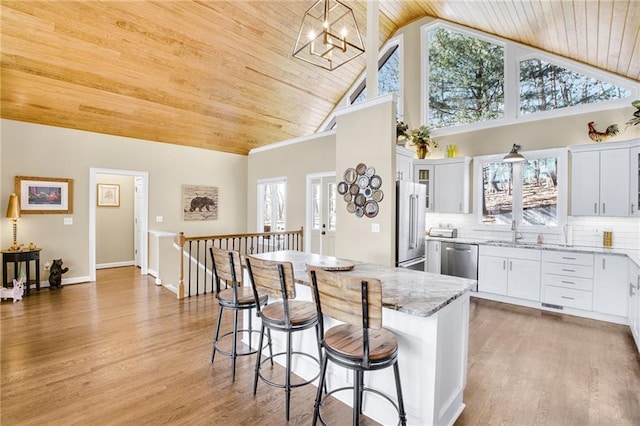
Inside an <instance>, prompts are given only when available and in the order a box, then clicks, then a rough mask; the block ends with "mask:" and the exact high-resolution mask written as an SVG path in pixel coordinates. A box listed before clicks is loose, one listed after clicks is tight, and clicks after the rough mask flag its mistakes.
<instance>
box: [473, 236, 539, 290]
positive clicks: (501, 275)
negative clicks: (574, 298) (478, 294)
mask: <svg viewBox="0 0 640 426" xmlns="http://www.w3.org/2000/svg"><path fill="white" fill-rule="evenodd" d="M478 291H482V292H486V293H493V294H499V295H503V296H509V297H516V298H518V299H526V300H532V301H539V300H540V251H539V250H535V249H520V248H510V247H493V246H484V245H481V246H480V254H479V256H478Z"/></svg>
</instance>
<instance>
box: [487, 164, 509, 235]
mask: <svg viewBox="0 0 640 426" xmlns="http://www.w3.org/2000/svg"><path fill="white" fill-rule="evenodd" d="M482 181H483V182H482V188H483V191H482V223H489V224H497V225H500V224H510V223H511V221H512V220H513V169H512V167H511V163H484V164H483V165H482Z"/></svg>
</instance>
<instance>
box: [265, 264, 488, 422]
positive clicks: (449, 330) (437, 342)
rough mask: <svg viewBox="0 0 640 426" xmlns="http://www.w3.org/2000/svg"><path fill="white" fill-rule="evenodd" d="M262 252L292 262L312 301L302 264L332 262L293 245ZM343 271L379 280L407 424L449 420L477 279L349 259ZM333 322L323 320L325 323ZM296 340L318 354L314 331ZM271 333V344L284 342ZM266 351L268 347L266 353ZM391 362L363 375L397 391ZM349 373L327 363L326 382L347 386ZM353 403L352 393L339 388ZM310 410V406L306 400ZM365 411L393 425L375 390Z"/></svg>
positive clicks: (303, 367)
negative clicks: (347, 268)
mask: <svg viewBox="0 0 640 426" xmlns="http://www.w3.org/2000/svg"><path fill="white" fill-rule="evenodd" d="M256 257H259V258H261V259H267V260H276V261H281V262H284V261H286V262H291V263H292V264H293V268H294V276H295V280H296V283H297V284H296V292H297V297H298V298H300V299H303V300H311V291H310V288H309V276H308V272H307V265H323V264H328V263H332V261H334V260H336V258H332V257H327V256H320V255H314V254H309V253H302V252H295V251H280V252H273V253H263V254H259V255H256ZM352 263H354V265H355V266H354V268H353V269H352V270H350V271H340V272H338V273H340V274H346V275H352V276H358V277H363V278H377V279H379V280H380V281H381V282H382V305H383V312H382V322H383V325H384V327H385V328H387V329H389V330H391V331H393V332H394V333H395V335H396V337H397V339H398V345H399V358H398V359H399V361H398V365H399V367H400V375H401V381H402V392H403V397H404V404H405V410H406V412H407V422H408V424H414V425H450V424H453V423H454V421H455V420H456V419H457V418H458V416H459V415H460V413H461V412H462V410H463V409H464V403H463V401H462V393H463V390H464V387H465V384H466V377H467V347H468V332H469V289H470V288H471V287H473V286H474V285H475V284H476V281H474V280H468V279H464V278H457V277H451V276H445V275H437V274H431V273H427V272H421V271H413V270H409V269H404V268H394V267H390V266H383V265H375V264H370V263H363V262H352ZM333 324H335V322H333V321H332V320H329V321H327V322H325V328H326V329H328V328H329V327H331V326H332V325H333ZM308 331H309V332H308V333H303V334H302V337H301V338H298V339H297V340H294V350H302V351H305V352H308V353H312V354H313V353H316V351H317V349H316V342H315V334H314V332H313V330H308ZM280 337H281V336H277V334H274V336H273V338H274V351H279V350H281V349H282V348H283V347H284V340H283V339H281V340H279V338H280ZM265 353H266V352H265ZM298 358H299V359H296V360H294V362H293V371H294V372H295V373H296V374H298V375H299V376H301V377H304V378H306V379H308V378H312V377H314V376H315V375H316V374H317V371H318V367H317V365H314V364H311V363H309V362H308V361H307V360H306V359H305V358H304V357H298ZM391 370H392V369H386V370H381V371H375V372H371V373H367V374H365V385H366V386H369V387H373V388H376V389H380V390H383V391H384V392H386V393H388V394H391V395H393V394H394V390H393V389H394V382H393V373H392V371H391ZM351 381H352V376H351V373H350V372H348V371H346V370H344V369H342V368H340V367H337V366H335V365H332V364H331V363H330V364H329V369H328V373H327V384H328V386H329V389H335V388H336V387H340V386H349V385H352V382H351ZM336 397H337V398H340V399H341V400H343V401H344V402H345V403H347V404H349V405H351V402H352V400H351V398H352V395H351V393H350V392H341V393H338V394H336ZM309 409H310V410H313V407H309ZM363 412H364V414H365V415H367V416H369V417H371V418H372V419H374V420H376V421H377V422H379V423H381V424H396V423H397V421H398V418H397V413H396V412H395V411H394V410H393V409H392V408H391V407H390V406H389V405H388V403H386V402H385V401H384V400H383V399H381V398H379V397H377V396H376V395H375V394H366V393H365V398H364V410H363Z"/></svg>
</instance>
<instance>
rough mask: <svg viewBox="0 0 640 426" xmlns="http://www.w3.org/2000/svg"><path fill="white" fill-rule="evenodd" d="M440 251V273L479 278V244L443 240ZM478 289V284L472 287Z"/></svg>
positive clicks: (474, 289) (473, 278)
mask: <svg viewBox="0 0 640 426" xmlns="http://www.w3.org/2000/svg"><path fill="white" fill-rule="evenodd" d="M441 247H442V250H441V252H440V273H441V274H443V275H453V276H454V277H461V278H469V279H472V280H477V279H478V245H477V244H466V243H454V242H449V241H443V242H442V243H441ZM471 290H472V291H478V286H477V284H476V286H475V287H474V288H472V289H471Z"/></svg>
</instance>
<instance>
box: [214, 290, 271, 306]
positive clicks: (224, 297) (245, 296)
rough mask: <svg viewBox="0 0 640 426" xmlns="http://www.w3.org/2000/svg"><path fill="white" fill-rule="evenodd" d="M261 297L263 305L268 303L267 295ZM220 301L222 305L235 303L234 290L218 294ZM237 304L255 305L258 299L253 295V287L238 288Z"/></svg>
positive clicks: (222, 291)
mask: <svg viewBox="0 0 640 426" xmlns="http://www.w3.org/2000/svg"><path fill="white" fill-rule="evenodd" d="M259 297H260V302H261V303H262V304H263V305H264V304H265V303H267V297H268V296H267V295H266V294H261V295H260V296H259ZM218 300H220V302H222V303H227V304H229V303H233V289H232V288H228V289H225V290H221V291H220V293H218ZM236 303H237V304H238V305H255V303H256V299H255V297H254V295H253V289H252V288H251V287H238V300H237V302H236Z"/></svg>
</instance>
